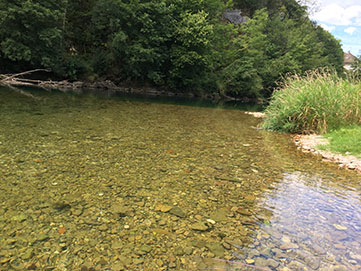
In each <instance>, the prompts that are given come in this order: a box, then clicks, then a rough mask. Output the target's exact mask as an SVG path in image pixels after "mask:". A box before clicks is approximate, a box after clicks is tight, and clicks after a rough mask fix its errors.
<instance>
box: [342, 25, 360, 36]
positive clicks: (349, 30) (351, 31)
mask: <svg viewBox="0 0 361 271" xmlns="http://www.w3.org/2000/svg"><path fill="white" fill-rule="evenodd" d="M356 30H357V28H356V27H352V26H351V27H347V28H346V29H345V30H344V31H345V32H346V33H348V34H350V35H352V34H353V32H355V31H356Z"/></svg>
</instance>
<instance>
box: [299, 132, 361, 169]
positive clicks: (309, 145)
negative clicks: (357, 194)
mask: <svg viewBox="0 0 361 271" xmlns="http://www.w3.org/2000/svg"><path fill="white" fill-rule="evenodd" d="M293 141H294V143H295V144H296V145H297V147H298V149H300V150H301V151H302V152H305V153H312V154H313V155H318V156H321V157H322V159H323V160H324V161H328V162H333V163H337V164H338V165H339V167H340V168H346V169H349V170H355V171H356V172H358V173H360V174H361V159H360V158H357V157H356V156H353V155H342V154H337V153H333V152H330V151H326V150H320V149H317V146H319V145H325V144H329V141H328V139H327V138H324V137H323V136H320V135H315V134H312V135H295V136H294V138H293Z"/></svg>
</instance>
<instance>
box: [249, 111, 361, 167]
mask: <svg viewBox="0 0 361 271" xmlns="http://www.w3.org/2000/svg"><path fill="white" fill-rule="evenodd" d="M245 113H246V114H248V115H252V116H254V117H255V118H260V119H263V118H265V117H266V115H265V114H264V113H262V112H245ZM293 142H294V143H295V144H296V145H297V148H298V149H299V150H301V151H302V152H304V153H312V154H313V155H318V156H321V157H322V159H323V160H324V161H327V162H333V163H337V164H338V165H339V167H340V168H346V169H349V170H355V171H356V172H358V173H360V174H361V159H360V158H358V157H356V156H354V155H342V154H337V153H333V152H331V151H326V150H320V149H318V148H317V146H319V145H326V144H329V140H328V139H327V138H325V137H323V136H321V135H316V134H311V135H301V134H299V135H294V136H293Z"/></svg>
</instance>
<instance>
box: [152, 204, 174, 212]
mask: <svg viewBox="0 0 361 271" xmlns="http://www.w3.org/2000/svg"><path fill="white" fill-rule="evenodd" d="M172 208H173V206H170V205H166V204H158V205H156V206H155V207H154V210H155V211H160V212H162V213H166V212H169V211H170V210H171V209H172Z"/></svg>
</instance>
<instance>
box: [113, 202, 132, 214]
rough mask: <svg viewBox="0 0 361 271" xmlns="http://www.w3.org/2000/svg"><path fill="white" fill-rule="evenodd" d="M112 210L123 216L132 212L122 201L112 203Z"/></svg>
mask: <svg viewBox="0 0 361 271" xmlns="http://www.w3.org/2000/svg"><path fill="white" fill-rule="evenodd" d="M110 210H111V211H112V212H113V213H116V214H118V215H119V216H121V217H124V216H127V215H128V214H129V212H130V208H129V207H126V206H124V205H123V204H122V203H115V204H113V205H112V207H111V208H110Z"/></svg>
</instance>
